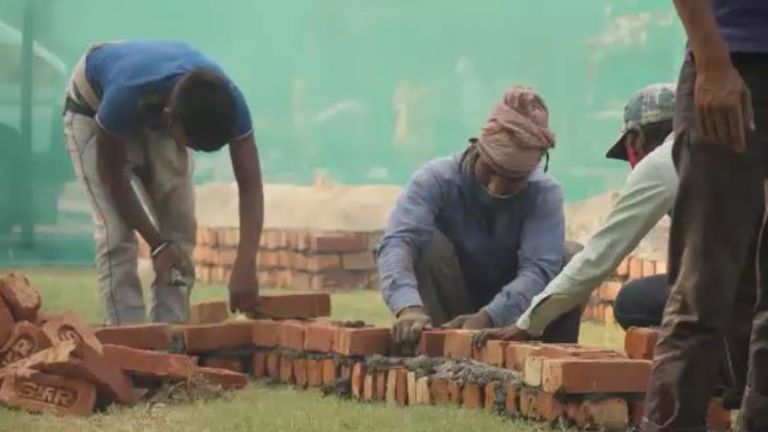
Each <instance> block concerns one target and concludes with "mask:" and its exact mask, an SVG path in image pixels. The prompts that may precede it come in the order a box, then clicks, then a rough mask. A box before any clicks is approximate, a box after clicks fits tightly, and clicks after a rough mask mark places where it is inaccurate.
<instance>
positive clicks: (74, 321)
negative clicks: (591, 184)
mask: <svg viewBox="0 0 768 432" xmlns="http://www.w3.org/2000/svg"><path fill="white" fill-rule="evenodd" d="M42 330H43V333H45V335H46V337H47V338H48V339H49V340H50V341H51V344H52V345H56V344H59V343H62V342H66V341H73V342H78V343H80V342H82V343H84V344H86V345H88V346H89V347H90V348H91V349H93V350H94V351H96V352H98V353H101V350H102V343H101V342H100V341H99V339H98V338H97V337H96V333H95V332H94V331H93V329H92V328H91V327H90V326H89V325H87V324H85V323H84V322H83V321H82V320H81V319H80V318H79V317H78V316H77V315H75V314H74V313H72V312H69V311H67V312H64V313H63V314H61V315H59V316H53V317H51V318H50V319H49V320H48V321H47V322H46V323H45V324H43V327H42Z"/></svg>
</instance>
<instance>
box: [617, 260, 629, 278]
mask: <svg viewBox="0 0 768 432" xmlns="http://www.w3.org/2000/svg"><path fill="white" fill-rule="evenodd" d="M627 275H629V260H628V259H627V258H624V259H623V260H621V262H620V263H619V266H618V267H616V276H619V277H627Z"/></svg>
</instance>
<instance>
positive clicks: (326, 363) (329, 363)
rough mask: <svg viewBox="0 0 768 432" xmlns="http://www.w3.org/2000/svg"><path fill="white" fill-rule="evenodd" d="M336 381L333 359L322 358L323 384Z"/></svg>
mask: <svg viewBox="0 0 768 432" xmlns="http://www.w3.org/2000/svg"><path fill="white" fill-rule="evenodd" d="M334 382H336V363H335V362H334V361H333V359H325V360H323V384H325V385H327V384H333V383H334Z"/></svg>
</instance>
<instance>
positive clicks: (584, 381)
mask: <svg viewBox="0 0 768 432" xmlns="http://www.w3.org/2000/svg"><path fill="white" fill-rule="evenodd" d="M650 370H651V362H650V361H647V360H629V359H606V360H584V359H548V360H545V361H544V364H543V379H542V389H543V390H544V391H546V392H551V393H557V392H562V393H569V394H577V393H643V392H645V390H646V388H647V386H648V379H649V375H650ZM616 377H621V379H616Z"/></svg>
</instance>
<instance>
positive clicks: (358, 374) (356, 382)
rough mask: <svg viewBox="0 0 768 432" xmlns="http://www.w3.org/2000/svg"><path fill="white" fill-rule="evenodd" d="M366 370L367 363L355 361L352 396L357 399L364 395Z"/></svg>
mask: <svg viewBox="0 0 768 432" xmlns="http://www.w3.org/2000/svg"><path fill="white" fill-rule="evenodd" d="M366 370H367V368H366V366H365V363H355V365H354V366H352V378H351V380H352V396H354V397H355V398H356V399H360V398H361V397H362V396H363V386H364V383H365V376H366Z"/></svg>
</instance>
